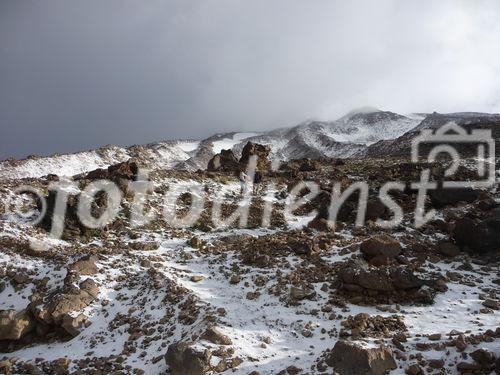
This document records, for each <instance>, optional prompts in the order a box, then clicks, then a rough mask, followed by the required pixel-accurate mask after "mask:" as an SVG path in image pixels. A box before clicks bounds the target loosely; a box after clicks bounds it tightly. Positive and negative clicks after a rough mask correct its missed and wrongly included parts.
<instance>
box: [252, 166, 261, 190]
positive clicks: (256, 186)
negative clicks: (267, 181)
mask: <svg viewBox="0 0 500 375" xmlns="http://www.w3.org/2000/svg"><path fill="white" fill-rule="evenodd" d="M261 182H262V172H260V171H255V174H254V175H253V193H254V194H258V193H259V188H260V183H261Z"/></svg>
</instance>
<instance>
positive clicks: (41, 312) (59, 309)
mask: <svg viewBox="0 0 500 375" xmlns="http://www.w3.org/2000/svg"><path fill="white" fill-rule="evenodd" d="M98 294H99V286H98V285H97V284H96V283H95V281H94V280H92V279H86V280H85V281H82V282H81V283H80V285H79V287H71V288H69V290H67V291H66V292H63V293H58V294H56V295H55V296H54V297H52V298H50V300H48V301H47V302H46V303H43V302H42V301H33V302H32V303H31V304H30V310H31V312H32V313H33V315H34V316H35V318H36V319H37V320H38V321H40V322H43V323H45V324H48V325H61V324H62V323H63V319H64V318H65V316H67V315H68V314H70V315H71V313H73V312H75V311H80V310H82V309H84V308H85V307H87V306H89V305H90V304H91V303H92V302H94V301H95V299H96V298H97V295H98ZM66 319H67V318H66Z"/></svg>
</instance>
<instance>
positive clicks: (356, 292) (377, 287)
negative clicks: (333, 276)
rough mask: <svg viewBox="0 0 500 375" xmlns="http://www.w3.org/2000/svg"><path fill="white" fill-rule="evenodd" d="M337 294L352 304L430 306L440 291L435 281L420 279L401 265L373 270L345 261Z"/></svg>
mask: <svg viewBox="0 0 500 375" xmlns="http://www.w3.org/2000/svg"><path fill="white" fill-rule="evenodd" d="M338 277H339V281H340V291H341V292H342V293H343V294H345V295H346V296H348V297H349V298H350V300H351V302H353V303H361V304H365V303H371V302H375V301H378V302H389V301H392V302H396V301H397V302H406V303H424V304H427V303H432V302H433V299H434V296H435V294H436V293H437V291H439V290H440V289H442V288H441V287H440V286H439V285H438V282H437V280H432V279H422V278H420V277H419V276H417V275H415V273H414V272H413V271H412V270H411V269H409V268H407V267H403V266H385V267H373V266H370V265H366V264H363V262H359V261H348V262H347V263H346V264H345V265H344V266H343V267H341V268H340V269H339V271H338Z"/></svg>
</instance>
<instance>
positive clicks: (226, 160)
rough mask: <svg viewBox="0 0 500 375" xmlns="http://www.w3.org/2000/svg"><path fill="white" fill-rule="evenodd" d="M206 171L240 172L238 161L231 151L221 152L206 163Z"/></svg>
mask: <svg viewBox="0 0 500 375" xmlns="http://www.w3.org/2000/svg"><path fill="white" fill-rule="evenodd" d="M207 170H208V171H210V172H237V171H239V170H240V164H239V163H238V159H236V156H234V153H233V151H232V150H222V151H221V152H220V154H217V155H215V156H214V157H212V159H210V161H209V162H208V166H207Z"/></svg>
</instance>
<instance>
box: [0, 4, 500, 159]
mask: <svg viewBox="0 0 500 375" xmlns="http://www.w3.org/2000/svg"><path fill="white" fill-rule="evenodd" d="M499 16H500V5H498V2H496V1H494V0H493V1H455V0H454V1H440V2H431V1H420V2H409V1H405V2H403V1H395V0H394V1H390V0H382V1H368V0H367V1H343V2H340V1H330V0H328V1H326V0H325V1H314V2H310V1H298V0H297V1H288V0H287V1H285V0H279V1H277V0H273V1H263V0H262V1H260V0H257V1H253V0H252V1H250V0H248V1H235V0H209V1H191V0H178V1H175V0H168V1H167V0H164V1H131V0H130V1H129V0H116V1H115V0H105V1H103V0H93V1H88V0H86V1H83V0H82V1H66V0H50V1H17V0H2V1H0V132H1V133H0V158H6V157H8V156H16V157H21V156H25V155H27V154H30V153H40V154H48V153H52V152H65V151H74V150H80V149H85V148H93V147H96V146H99V145H103V144H107V143H114V144H125V145H126V144H133V143H144V142H148V141H153V140H160V139H168V138H180V137H182V138H186V137H196V138H199V137H203V136H207V135H209V134H212V133H214V132H218V131H226V130H243V129H245V130H263V129H269V128H274V127H280V126H285V125H291V124H294V123H296V122H299V121H302V120H304V119H306V118H310V117H321V118H335V117H337V116H339V115H341V114H343V113H344V112H346V111H348V110H350V109H352V108H353V107H357V106H363V105H371V106H376V107H381V108H384V109H391V110H395V111H399V112H409V111H433V110H438V111H442V112H445V111H457V110H478V111H490V112H494V111H500V89H499V88H500V68H499V66H500V64H499V63H498V59H499V57H500V43H499V41H500V25H499V23H498V19H499Z"/></svg>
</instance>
